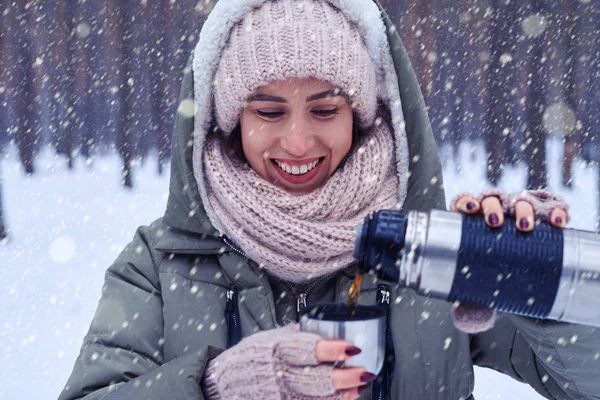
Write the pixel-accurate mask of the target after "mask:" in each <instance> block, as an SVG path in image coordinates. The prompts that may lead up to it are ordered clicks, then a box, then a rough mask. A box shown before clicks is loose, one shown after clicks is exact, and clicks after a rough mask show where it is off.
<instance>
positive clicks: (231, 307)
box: [225, 287, 242, 348]
mask: <svg viewBox="0 0 600 400" xmlns="http://www.w3.org/2000/svg"><path fill="white" fill-rule="evenodd" d="M225 316H226V319H227V325H228V327H229V328H228V334H227V348H230V347H233V346H235V345H236V344H238V343H239V342H240V340H242V327H241V325H240V315H239V309H238V291H237V288H236V287H232V288H231V289H229V290H227V303H226V305H225Z"/></svg>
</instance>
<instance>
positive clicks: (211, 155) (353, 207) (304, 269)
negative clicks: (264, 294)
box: [203, 123, 399, 283]
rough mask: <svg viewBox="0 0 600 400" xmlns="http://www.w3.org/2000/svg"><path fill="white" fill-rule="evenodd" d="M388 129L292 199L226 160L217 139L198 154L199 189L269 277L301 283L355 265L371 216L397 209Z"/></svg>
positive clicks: (221, 226)
mask: <svg viewBox="0 0 600 400" xmlns="http://www.w3.org/2000/svg"><path fill="white" fill-rule="evenodd" d="M393 149H394V143H393V139H392V134H391V132H390V129H389V127H388V126H387V125H386V124H384V123H382V124H379V125H378V126H377V127H373V128H371V130H370V132H369V133H368V134H367V135H365V136H364V137H362V138H361V141H360V142H359V145H358V146H357V150H356V151H355V152H354V154H352V155H351V156H350V157H349V158H348V160H347V161H346V163H345V164H344V165H343V166H342V167H340V168H339V169H338V170H337V171H336V172H335V173H334V174H333V175H332V176H331V177H330V178H329V179H328V181H327V182H326V183H325V184H324V185H323V186H321V187H320V188H318V189H316V190H314V191H313V192H311V193H308V194H304V195H299V196H296V195H292V194H290V193H288V192H286V191H285V190H284V189H282V188H279V187H277V186H275V185H273V184H272V183H270V182H267V181H266V180H264V179H263V178H262V177H260V176H259V175H258V174H257V173H256V172H255V171H254V170H253V169H252V168H251V167H250V166H249V165H247V164H242V163H240V162H236V161H235V160H232V159H231V158H230V157H228V156H227V155H226V153H225V151H224V150H223V148H222V145H221V141H220V140H219V138H218V137H217V136H216V134H210V135H209V137H207V141H206V144H205V147H204V150H203V162H204V171H205V184H206V188H207V194H208V200H209V201H210V204H211V206H212V208H213V211H214V214H215V215H211V216H209V217H210V218H211V222H212V223H213V225H215V228H217V229H218V230H219V232H221V234H223V235H226V236H228V237H229V238H230V239H231V240H233V241H234V242H235V243H236V244H237V245H238V246H239V247H241V249H242V250H243V251H244V252H245V253H246V255H247V256H248V257H250V258H251V259H253V260H254V261H256V262H258V263H259V265H260V266H261V267H263V268H265V269H266V270H267V271H268V272H269V273H270V274H272V275H275V276H276V277H278V278H280V279H283V280H286V281H289V282H294V283H307V282H309V281H311V280H314V279H315V278H318V277H321V276H325V275H329V274H332V273H334V272H336V271H338V270H340V269H342V268H344V267H346V266H347V265H348V264H350V263H351V262H352V261H353V257H352V252H353V249H354V241H355V238H356V227H357V226H358V225H359V224H360V223H362V222H363V220H364V218H365V216H366V215H368V213H369V212H371V211H375V210H379V209H386V208H387V209H390V208H393V207H395V206H396V204H397V201H398V200H397V199H398V193H399V183H398V177H397V172H396V167H395V160H394V154H395V152H394V150H393Z"/></svg>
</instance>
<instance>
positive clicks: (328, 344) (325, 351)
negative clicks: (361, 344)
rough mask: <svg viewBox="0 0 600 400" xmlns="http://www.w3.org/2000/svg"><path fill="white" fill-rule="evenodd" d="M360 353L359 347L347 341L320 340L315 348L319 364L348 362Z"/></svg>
mask: <svg viewBox="0 0 600 400" xmlns="http://www.w3.org/2000/svg"><path fill="white" fill-rule="evenodd" d="M360 352H361V350H360V349H359V348H358V347H356V346H354V345H352V343H350V342H346V341H345V340H319V341H318V342H317V346H316V348H315V355H316V356H317V361H319V362H338V361H346V360H348V359H350V358H351V357H353V356H355V355H357V354H359V353H360Z"/></svg>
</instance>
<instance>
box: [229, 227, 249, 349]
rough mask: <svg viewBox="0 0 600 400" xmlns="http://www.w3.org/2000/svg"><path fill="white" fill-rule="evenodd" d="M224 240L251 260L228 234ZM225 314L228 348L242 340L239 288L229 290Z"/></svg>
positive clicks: (238, 252) (231, 247)
mask: <svg viewBox="0 0 600 400" xmlns="http://www.w3.org/2000/svg"><path fill="white" fill-rule="evenodd" d="M223 242H225V244H226V245H227V246H228V247H229V248H230V249H231V250H233V251H234V252H236V253H237V254H239V255H241V256H242V257H244V258H245V259H247V260H250V259H249V258H248V256H247V255H246V253H244V252H243V251H242V249H240V248H239V247H237V246H236V245H235V244H233V243H232V242H231V241H230V240H229V238H228V237H227V236H223ZM225 315H226V319H227V324H228V327H229V332H228V335H227V348H230V347H233V346H235V345H236V344H238V343H239V342H240V341H241V340H242V327H241V324H240V310H239V305H238V289H237V287H235V286H232V287H231V289H229V290H227V303H226V305H225Z"/></svg>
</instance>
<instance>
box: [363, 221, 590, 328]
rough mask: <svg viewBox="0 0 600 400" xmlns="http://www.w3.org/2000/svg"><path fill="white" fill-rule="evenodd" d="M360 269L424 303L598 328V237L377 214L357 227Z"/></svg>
mask: <svg viewBox="0 0 600 400" xmlns="http://www.w3.org/2000/svg"><path fill="white" fill-rule="evenodd" d="M354 256H355V258H356V259H357V260H359V261H360V262H361V263H362V265H363V268H365V269H369V270H375V271H377V272H378V275H379V276H380V277H381V278H383V279H387V280H391V281H395V282H398V283H399V284H400V285H401V286H403V287H409V288H412V289H414V290H415V291H416V292H417V293H419V294H420V295H424V296H431V297H434V298H439V299H444V300H447V301H449V302H452V303H456V304H458V303H464V304H467V303H468V304H473V305H479V306H483V307H489V308H494V309H496V310H498V311H501V312H505V313H512V314H518V315H524V316H529V317H534V318H542V319H551V320H556V321H564V322H572V323H577V324H583V325H591V326H598V327H600V235H598V234H596V233H592V232H586V231H579V230H574V229H558V228H555V227H553V226H551V225H550V224H546V223H541V224H539V225H538V226H536V227H535V229H534V230H533V231H532V232H528V233H523V232H520V231H519V230H517V229H516V226H515V221H514V220H513V219H511V218H507V219H506V220H505V222H504V224H503V225H502V226H501V227H499V228H490V227H489V226H487V225H486V223H485V221H484V219H483V216H481V215H478V216H468V215H464V214H459V213H453V212H447V211H440V210H432V211H429V212H418V211H410V212H408V213H405V212H402V211H395V210H382V211H378V212H375V213H373V214H371V215H369V216H368V217H366V218H365V221H364V223H363V224H362V225H360V226H359V227H358V235H357V239H356V246H355V249H354Z"/></svg>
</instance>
